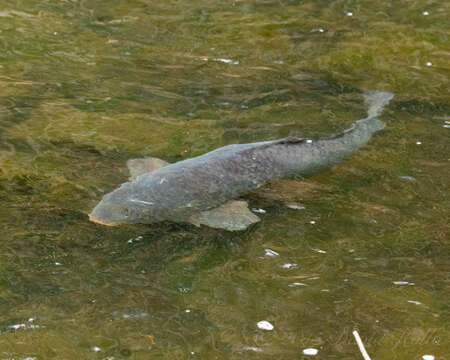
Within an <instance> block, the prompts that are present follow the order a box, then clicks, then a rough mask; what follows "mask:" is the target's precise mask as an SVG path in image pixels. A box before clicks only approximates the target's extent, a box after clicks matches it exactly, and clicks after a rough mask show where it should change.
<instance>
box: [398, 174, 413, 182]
mask: <svg viewBox="0 0 450 360" xmlns="http://www.w3.org/2000/svg"><path fill="white" fill-rule="evenodd" d="M399 179H402V180H406V181H411V182H417V179H416V178H414V177H412V176H408V175H403V176H399Z"/></svg>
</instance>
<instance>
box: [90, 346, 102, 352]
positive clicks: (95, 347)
mask: <svg viewBox="0 0 450 360" xmlns="http://www.w3.org/2000/svg"><path fill="white" fill-rule="evenodd" d="M92 351H95V352H99V351H102V349H101V348H99V347H98V346H93V347H92Z"/></svg>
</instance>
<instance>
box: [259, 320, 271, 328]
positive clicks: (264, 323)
mask: <svg viewBox="0 0 450 360" xmlns="http://www.w3.org/2000/svg"><path fill="white" fill-rule="evenodd" d="M256 325H257V326H258V328H260V329H262V330H273V325H272V324H271V323H270V322H268V321H266V320H262V321H259V322H258V323H257V324H256Z"/></svg>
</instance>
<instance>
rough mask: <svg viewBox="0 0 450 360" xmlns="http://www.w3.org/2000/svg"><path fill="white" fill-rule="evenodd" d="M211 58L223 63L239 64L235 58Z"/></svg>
mask: <svg viewBox="0 0 450 360" xmlns="http://www.w3.org/2000/svg"><path fill="white" fill-rule="evenodd" d="M213 60H215V61H220V62H223V63H225V64H231V65H239V61H237V60H231V59H221V58H218V59H213Z"/></svg>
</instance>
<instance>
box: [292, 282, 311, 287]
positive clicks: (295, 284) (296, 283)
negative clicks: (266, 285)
mask: <svg viewBox="0 0 450 360" xmlns="http://www.w3.org/2000/svg"><path fill="white" fill-rule="evenodd" d="M297 286H308V285H307V284H304V283H301V282H293V283H292V284H289V287H297Z"/></svg>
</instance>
